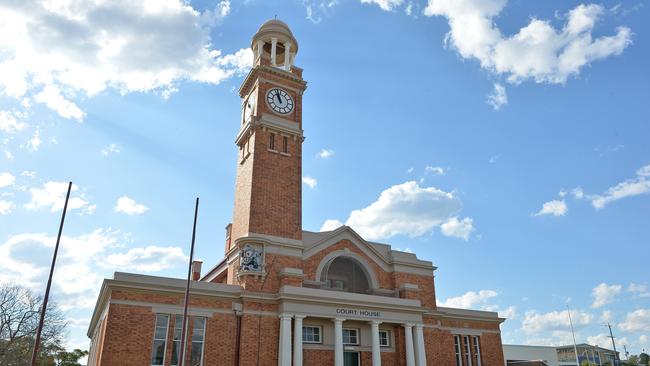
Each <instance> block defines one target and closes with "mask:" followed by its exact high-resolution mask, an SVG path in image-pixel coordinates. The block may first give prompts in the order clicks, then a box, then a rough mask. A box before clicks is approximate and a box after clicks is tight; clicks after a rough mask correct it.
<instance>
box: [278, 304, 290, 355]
mask: <svg viewBox="0 0 650 366" xmlns="http://www.w3.org/2000/svg"><path fill="white" fill-rule="evenodd" d="M278 366H291V315H289V314H280V340H279V342H278Z"/></svg>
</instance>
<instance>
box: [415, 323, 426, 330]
mask: <svg viewBox="0 0 650 366" xmlns="http://www.w3.org/2000/svg"><path fill="white" fill-rule="evenodd" d="M413 326H414V327H415V329H422V328H424V324H420V323H415V324H414V325H413Z"/></svg>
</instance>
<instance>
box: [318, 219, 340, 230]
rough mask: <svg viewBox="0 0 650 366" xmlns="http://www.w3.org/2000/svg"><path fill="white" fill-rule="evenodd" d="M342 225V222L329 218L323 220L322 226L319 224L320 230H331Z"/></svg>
mask: <svg viewBox="0 0 650 366" xmlns="http://www.w3.org/2000/svg"><path fill="white" fill-rule="evenodd" d="M341 226H343V223H342V222H341V221H339V220H334V219H329V220H325V222H324V223H323V226H321V228H320V231H332V230H336V229H338V228H340V227H341Z"/></svg>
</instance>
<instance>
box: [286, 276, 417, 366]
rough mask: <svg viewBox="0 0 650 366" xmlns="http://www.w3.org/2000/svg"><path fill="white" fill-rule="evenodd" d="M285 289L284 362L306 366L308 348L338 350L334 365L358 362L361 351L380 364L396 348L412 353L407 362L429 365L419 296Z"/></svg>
mask: <svg viewBox="0 0 650 366" xmlns="http://www.w3.org/2000/svg"><path fill="white" fill-rule="evenodd" d="M280 293H281V298H282V300H281V301H282V302H281V305H280V309H281V311H282V312H281V313H280V315H279V317H280V339H279V342H278V347H279V349H278V355H280V357H278V366H292V365H293V366H302V363H303V359H304V357H305V350H307V351H309V350H320V351H329V352H332V354H333V357H332V358H333V360H334V366H354V365H357V364H358V363H355V362H354V361H351V360H354V359H355V357H356V359H357V360H358V359H359V356H358V354H360V353H361V352H370V353H371V356H372V358H371V359H372V366H380V365H381V362H382V353H385V352H395V351H399V352H400V353H401V354H405V355H406V365H407V366H425V365H426V351H425V347H424V336H423V327H424V325H423V323H422V314H423V310H422V307H421V306H420V302H419V300H409V299H401V298H392V297H385V296H376V295H365V294H355V293H345V292H334V291H327V290H320V289H309V288H304V287H292V286H285V287H283V288H282V289H281V292H280ZM292 319H293V327H292V326H291V321H292ZM303 327H304V328H305V329H306V332H307V333H308V334H309V335H308V336H307V337H306V338H305V337H304V336H303V332H305V330H303ZM292 328H293V332H292V331H291V329H292ZM291 332H292V333H291ZM314 334H317V336H314ZM398 337H399V339H400V340H401V339H403V342H402V341H400V342H399V344H398V342H397V338H398ZM354 354H357V355H354ZM289 355H292V357H290V356H289ZM292 360H293V363H292Z"/></svg>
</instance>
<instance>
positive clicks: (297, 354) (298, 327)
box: [293, 315, 305, 366]
mask: <svg viewBox="0 0 650 366" xmlns="http://www.w3.org/2000/svg"><path fill="white" fill-rule="evenodd" d="M303 319H305V316H304V315H296V316H295V317H294V320H293V366H302V320H303Z"/></svg>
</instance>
